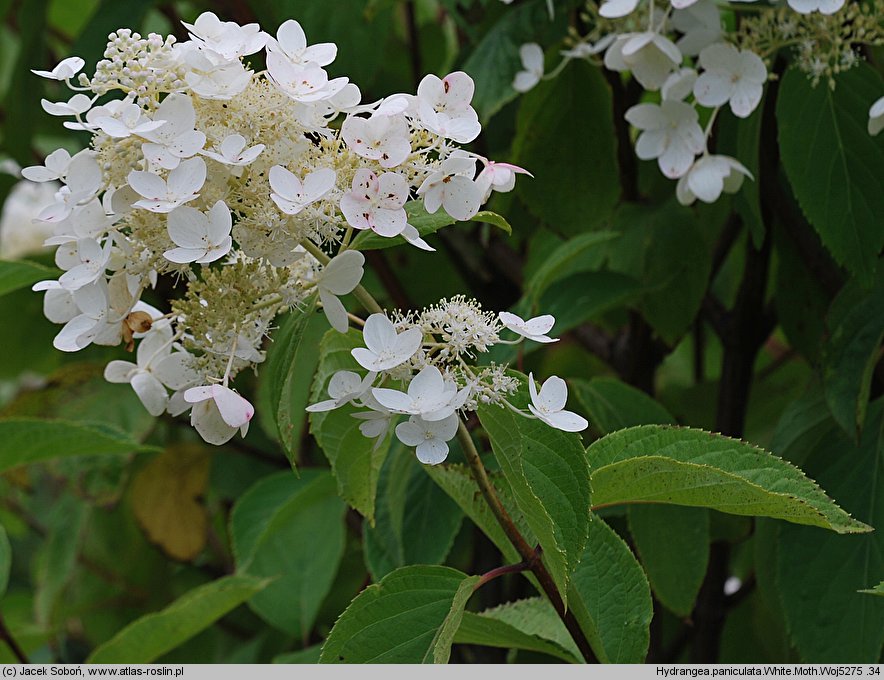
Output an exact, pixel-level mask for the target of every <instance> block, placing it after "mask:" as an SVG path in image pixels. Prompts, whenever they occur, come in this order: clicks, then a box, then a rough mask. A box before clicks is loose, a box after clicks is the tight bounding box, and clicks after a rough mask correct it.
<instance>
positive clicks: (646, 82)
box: [605, 31, 682, 90]
mask: <svg viewBox="0 0 884 680" xmlns="http://www.w3.org/2000/svg"><path fill="white" fill-rule="evenodd" d="M681 60H682V56H681V52H680V51H679V49H678V48H677V47H676V46H675V43H673V42H672V41H671V40H669V38H667V37H665V36H662V35H660V34H659V33H657V32H656V31H646V32H644V33H624V34H623V35H620V36H618V37H617V39H616V40H615V41H614V42H613V43H612V44H611V46H610V47H609V48H608V50H607V51H606V52H605V66H607V67H608V68H609V69H610V70H612V71H631V72H632V75H633V76H635V79H636V80H637V81H638V82H639V83H640V84H641V86H642V87H644V88H645V89H646V90H659V89H660V86H661V85H662V84H663V83H664V82H666V78H667V77H668V76H669V74H670V73H671V72H672V70H673V69H675V68H677V67H678V65H679V64H681Z"/></svg>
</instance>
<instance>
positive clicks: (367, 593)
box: [319, 566, 480, 663]
mask: <svg viewBox="0 0 884 680" xmlns="http://www.w3.org/2000/svg"><path fill="white" fill-rule="evenodd" d="M479 578H480V577H478V576H467V575H466V574H464V573H462V572H459V571H457V570H456V569H451V568H449V567H433V566H410V567H402V568H401V569H397V570H396V571H394V572H392V573H390V574H388V575H387V576H385V577H384V578H383V579H382V580H381V582H380V583H376V584H374V585H371V586H369V587H368V588H366V589H365V590H363V591H362V592H361V593H359V595H357V596H356V598H355V599H354V600H353V602H351V603H350V606H349V607H347V609H346V610H344V613H343V614H341V616H340V618H339V619H338V620H337V622H336V623H335V626H334V628H332V630H331V632H330V633H329V635H328V638H327V639H326V641H325V644H324V645H323V647H322V656H321V657H320V659H319V662H320V663H446V662H447V661H448V657H449V655H450V653H451V643H452V640H453V639H454V635H455V633H456V632H457V629H458V626H459V625H460V621H461V617H462V616H463V612H464V607H465V606H466V603H467V600H468V599H469V597H470V595H472V593H473V588H474V587H475V585H476V583H477V582H478V581H479Z"/></svg>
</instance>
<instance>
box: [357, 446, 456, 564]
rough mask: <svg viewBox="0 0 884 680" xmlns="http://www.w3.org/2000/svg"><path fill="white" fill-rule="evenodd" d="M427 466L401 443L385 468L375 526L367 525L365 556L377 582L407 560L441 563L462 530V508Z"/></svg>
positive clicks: (392, 453) (364, 532) (379, 488)
mask: <svg viewBox="0 0 884 680" xmlns="http://www.w3.org/2000/svg"><path fill="white" fill-rule="evenodd" d="M425 467H426V466H424V465H422V464H421V463H420V462H418V460H417V459H416V458H415V456H414V453H413V452H412V451H411V450H410V449H406V448H405V446H403V445H402V444H399V443H397V444H395V445H394V446H393V448H392V450H391V452H390V455H389V456H387V460H386V461H385V463H384V466H383V467H382V468H381V476H380V481H379V482H378V495H377V504H376V516H375V525H374V526H373V527H372V526H371V525H370V524H369V523H368V522H366V523H365V526H364V528H363V536H364V539H365V560H366V564H367V565H368V567H369V570H370V571H371V573H372V576H373V577H374V579H375V580H376V581H378V580H380V579H381V578H382V577H384V576H385V575H387V574H388V573H390V572H391V571H393V570H394V569H397V568H399V567H404V566H406V565H408V564H441V563H442V562H443V561H444V560H445V557H446V556H447V555H448V551H449V550H451V545H452V543H453V542H454V537H455V536H456V535H457V532H458V531H459V530H460V525H461V521H462V520H463V513H462V512H461V510H460V508H459V507H458V506H457V504H456V503H455V502H454V501H452V500H451V499H450V498H449V497H448V496H447V495H446V494H445V492H444V491H443V490H442V489H440V488H439V487H438V486H437V485H436V484H435V483H434V482H433V480H432V479H430V478H429V477H428V476H427V474H426V473H424V468H425Z"/></svg>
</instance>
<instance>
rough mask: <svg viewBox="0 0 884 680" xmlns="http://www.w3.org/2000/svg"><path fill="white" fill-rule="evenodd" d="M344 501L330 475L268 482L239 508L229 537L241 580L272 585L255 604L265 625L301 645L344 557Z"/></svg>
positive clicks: (252, 602)
mask: <svg viewBox="0 0 884 680" xmlns="http://www.w3.org/2000/svg"><path fill="white" fill-rule="evenodd" d="M345 511H346V506H345V505H344V502H343V501H342V500H341V499H340V498H338V497H337V496H336V495H335V483H334V480H333V479H332V476H331V475H330V474H329V473H328V472H327V471H324V470H314V469H310V470H305V471H304V472H303V474H302V476H301V478H300V479H295V478H294V476H293V475H292V474H291V473H289V472H281V473H279V474H275V475H271V476H269V477H265V478H264V479H262V480H261V481H259V482H258V483H257V484H255V485H254V486H253V487H252V488H251V489H249V490H248V491H247V492H246V493H245V494H244V495H243V496H242V498H240V500H239V502H237V504H236V506H234V508H233V513H232V514H231V517H230V537H231V540H232V545H233V553H234V556H235V558H236V566H237V571H238V573H242V574H248V575H250V576H256V577H265V578H269V579H272V583H270V585H268V586H267V587H266V588H264V589H263V590H262V591H261V592H259V593H257V594H256V595H255V596H254V597H252V598H251V600H250V601H249V606H250V607H251V608H252V609H253V610H254V611H255V612H256V613H257V614H258V615H259V616H261V617H262V618H263V619H265V620H266V621H268V622H269V623H271V624H272V625H274V626H276V627H277V628H279V629H281V630H284V631H286V632H288V633H291V634H292V635H295V636H297V637H298V638H299V639H305V638H306V637H307V636H308V635H309V634H310V631H311V630H312V629H313V624H314V622H315V621H316V615H317V613H318V612H319V608H320V605H321V604H322V602H323V600H324V599H325V596H326V595H327V594H328V592H329V590H330V588H331V586H332V583H333V582H334V579H335V575H336V574H337V571H338V565H339V563H340V561H341V557H342V555H343V553H344V537H345V527H344V512H345Z"/></svg>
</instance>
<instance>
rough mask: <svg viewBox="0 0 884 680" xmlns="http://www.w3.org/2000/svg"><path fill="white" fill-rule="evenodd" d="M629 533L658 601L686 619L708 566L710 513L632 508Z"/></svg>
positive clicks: (665, 507) (669, 507)
mask: <svg viewBox="0 0 884 680" xmlns="http://www.w3.org/2000/svg"><path fill="white" fill-rule="evenodd" d="M628 517H629V532H630V533H631V534H632V538H633V540H634V541H635V548H636V551H637V552H638V555H639V558H640V559H641V563H642V566H644V568H645V572H647V575H648V580H649V581H650V583H651V588H653V590H654V594H655V595H656V596H657V599H658V600H660V602H662V603H663V604H664V605H665V606H666V607H667V608H668V609H669V610H670V611H672V612H673V613H675V614H677V615H679V616H688V615H689V614H690V613H691V611H692V610H693V608H694V601H695V600H696V599H697V593H699V592H700V586H701V585H703V577H704V576H705V575H706V567H707V565H708V563H709V511H708V510H706V509H705V508H687V507H683V506H678V505H633V506H630V508H629V513H628Z"/></svg>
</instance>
